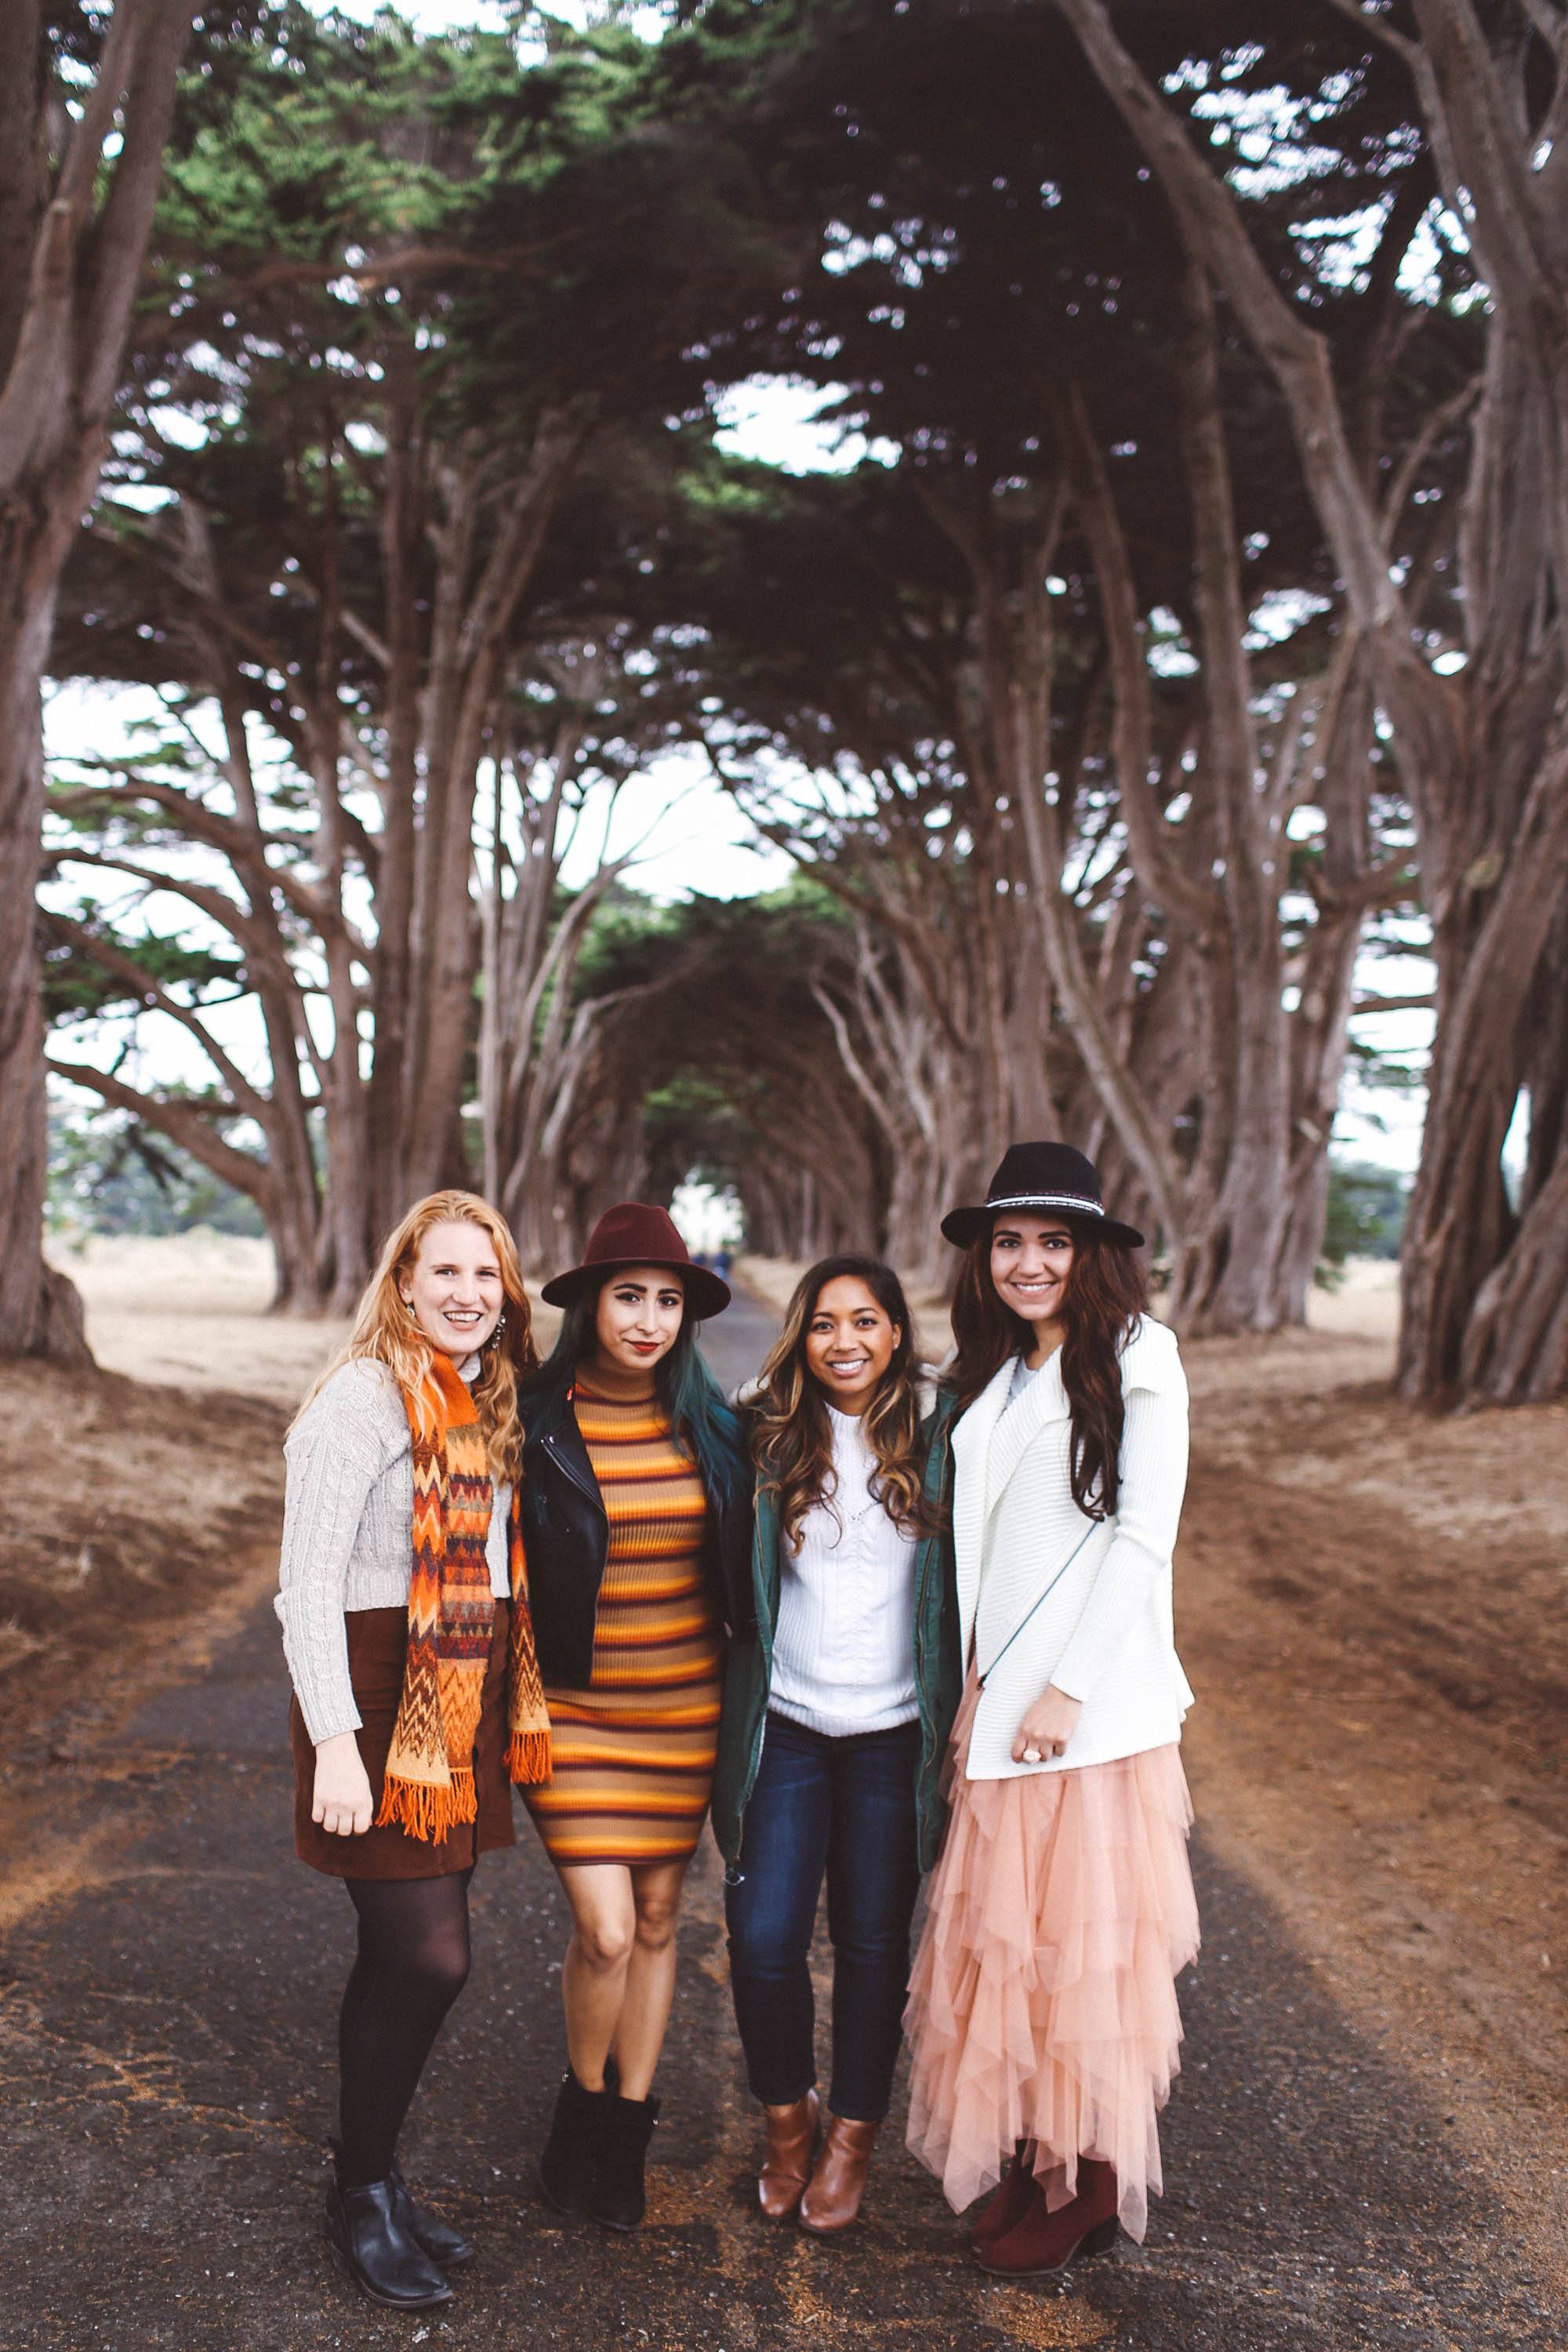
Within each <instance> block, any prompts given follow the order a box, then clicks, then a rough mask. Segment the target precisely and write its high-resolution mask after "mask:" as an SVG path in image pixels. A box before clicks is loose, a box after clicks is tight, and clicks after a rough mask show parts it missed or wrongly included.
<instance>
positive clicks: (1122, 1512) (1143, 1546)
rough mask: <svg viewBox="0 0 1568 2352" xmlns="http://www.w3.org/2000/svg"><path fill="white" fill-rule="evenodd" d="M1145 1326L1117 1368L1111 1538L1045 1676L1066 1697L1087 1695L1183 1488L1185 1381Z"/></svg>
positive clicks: (1166, 1536)
mask: <svg viewBox="0 0 1568 2352" xmlns="http://www.w3.org/2000/svg"><path fill="white" fill-rule="evenodd" d="M1144 1328H1145V1332H1147V1333H1148V1334H1149V1339H1148V1340H1144V1339H1139V1340H1135V1341H1134V1342H1133V1343H1132V1345H1131V1347H1130V1348H1129V1349H1128V1357H1127V1360H1126V1362H1125V1363H1124V1366H1123V1377H1124V1380H1125V1382H1126V1420H1125V1423H1124V1425H1123V1429H1122V1435H1121V1465H1120V1480H1121V1491H1120V1493H1119V1495H1118V1497H1117V1507H1116V1533H1115V1535H1114V1537H1113V1538H1111V1542H1110V1549H1108V1550H1107V1552H1106V1555H1105V1558H1104V1559H1103V1560H1102V1561H1101V1562H1100V1573H1099V1575H1098V1576H1097V1577H1096V1578H1095V1580H1094V1584H1093V1586H1092V1588H1091V1590H1090V1591H1089V1599H1088V1601H1086V1602H1085V1603H1084V1609H1083V1614H1082V1616H1081V1617H1080V1618H1079V1621H1078V1623H1077V1624H1076V1625H1075V1626H1074V1628H1073V1630H1072V1633H1070V1635H1069V1636H1068V1643H1067V1647H1066V1648H1065V1649H1064V1650H1063V1652H1062V1654H1061V1656H1060V1657H1059V1658H1058V1661H1057V1664H1056V1667H1055V1669H1054V1671H1053V1673H1052V1675H1051V1681H1052V1682H1053V1683H1054V1684H1055V1685H1056V1687H1057V1689H1058V1690H1059V1691H1065V1692H1066V1694H1067V1696H1068V1698H1077V1699H1086V1698H1088V1696H1089V1693H1090V1691H1092V1689H1093V1688H1094V1686H1095V1685H1096V1683H1097V1682H1098V1681H1099V1680H1100V1676H1101V1675H1103V1674H1104V1673H1105V1671H1106V1669H1107V1668H1108V1667H1109V1666H1110V1664H1111V1663H1112V1661H1113V1660H1114V1658H1115V1656H1116V1653H1117V1649H1118V1647H1119V1646H1120V1644H1121V1641H1122V1639H1123V1637H1124V1636H1125V1634H1126V1633H1127V1631H1128V1628H1129V1627H1130V1626H1131V1624H1132V1623H1133V1622H1134V1621H1135V1620H1136V1618H1137V1617H1138V1614H1139V1612H1141V1611H1142V1609H1143V1608H1144V1607H1145V1606H1146V1604H1147V1602H1148V1600H1149V1596H1150V1594H1151V1593H1152V1591H1153V1590H1154V1587H1155V1585H1156V1582H1157V1581H1158V1580H1159V1578H1160V1576H1161V1574H1162V1572H1163V1570H1164V1569H1165V1567H1166V1565H1167V1563H1168V1562H1169V1560H1170V1558H1171V1554H1172V1552H1173V1550H1174V1549H1175V1542H1176V1526H1177V1522H1178V1521H1179V1519H1180V1517H1181V1515H1182V1497H1183V1495H1184V1492H1185V1489H1186V1483H1187V1383H1186V1376H1185V1374H1184V1372H1183V1370H1182V1366H1181V1360H1180V1358H1179V1357H1178V1355H1177V1353H1176V1343H1175V1340H1174V1339H1173V1338H1172V1337H1171V1335H1170V1334H1169V1333H1168V1332H1165V1331H1163V1330H1161V1329H1160V1328H1159V1327H1158V1326H1153V1327H1150V1326H1147V1325H1146V1326H1145V1327H1144ZM1156 1333H1157V1334H1158V1336H1157V1338H1156V1337H1155V1336H1154V1335H1155V1334H1156Z"/></svg>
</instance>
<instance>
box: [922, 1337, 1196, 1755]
mask: <svg viewBox="0 0 1568 2352" xmlns="http://www.w3.org/2000/svg"><path fill="white" fill-rule="evenodd" d="M1015 1364H1016V1358H1014V1357H1009V1358H1008V1360H1007V1361H1006V1362H1005V1364H1004V1365H1003V1367H1002V1369H1001V1370H1000V1371H999V1372H998V1373H997V1374H996V1376H995V1378H994V1380H993V1381H991V1383H990V1385H989V1386H988V1387H987V1388H985V1389H984V1390H983V1391H981V1393H980V1395H979V1396H978V1397H976V1399H975V1400H974V1402H973V1404H972V1405H971V1406H970V1408H969V1410H968V1412H965V1413H964V1414H963V1418H962V1419H961V1420H960V1421H959V1423H958V1424H957V1426H956V1428H955V1430H954V1433H953V1441H952V1450H953V1461H954V1468H955V1482H954V1491H953V1513H952V1519H953V1545H954V1550H955V1552H956V1555H957V1567H958V1606H959V1622H960V1626H961V1629H962V1633H963V1656H964V1658H965V1661H966V1662H967V1661H968V1660H969V1658H970V1656H971V1643H972V1642H973V1660H974V1663H975V1664H977V1665H978V1667H979V1669H980V1674H981V1677H982V1680H983V1682H984V1690H983V1692H982V1694H981V1698H980V1705H979V1708H978V1710H977V1712H976V1715H975V1718H974V1727H973V1732H972V1733H971V1735H970V1741H969V1756H968V1762H967V1767H966V1770H967V1777H968V1778H969V1779H970V1780H1012V1779H1015V1778H1017V1777H1019V1776H1021V1775H1023V1774H1025V1773H1027V1772H1052V1771H1057V1772H1059V1771H1063V1770H1067V1771H1072V1770H1076V1769H1079V1767H1081V1766H1083V1765H1085V1764H1107V1763H1110V1762H1112V1761H1114V1759H1116V1758H1118V1757H1121V1756H1135V1755H1137V1754H1139V1753H1140V1752H1141V1751H1142V1750H1143V1749H1145V1748H1161V1747H1163V1746H1164V1745H1165V1744H1166V1742H1167V1741H1169V1740H1173V1739H1179V1738H1180V1737H1181V1730H1182V1718H1183V1717H1184V1714H1185V1712H1186V1710H1187V1708H1188V1707H1189V1706H1191V1705H1192V1703H1193V1694H1192V1690H1191V1688H1190V1686H1189V1685H1188V1682H1187V1678H1186V1676H1185V1675H1184V1673H1183V1672H1182V1667H1181V1661H1180V1660H1179V1659H1178V1657H1177V1655H1176V1647H1175V1638H1174V1633H1173V1624H1172V1601H1171V1553H1172V1549H1173V1546H1174V1544H1175V1539H1176V1523H1177V1520H1178V1518H1179V1517H1180V1516H1181V1508H1182V1496H1183V1491H1184V1487H1185V1485H1186V1476H1187V1383H1186V1378H1185V1375H1184V1372H1183V1370H1182V1366H1181V1359H1180V1357H1179V1355H1178V1353H1177V1349H1176V1341H1175V1337H1174V1335H1173V1333H1172V1332H1170V1331H1168V1330H1167V1329H1166V1328H1165V1327H1164V1326H1163V1324H1160V1323H1153V1322H1151V1321H1149V1320H1148V1319H1147V1318H1144V1319H1143V1320H1142V1321H1141V1322H1140V1323H1139V1325H1138V1328H1137V1329H1136V1330H1135V1331H1134V1332H1133V1334H1132V1336H1131V1339H1129V1340H1128V1342H1127V1345H1126V1347H1125V1349H1123V1351H1122V1358H1121V1387H1122V1393H1123V1396H1124V1397H1125V1400H1126V1424H1125V1428H1124V1432H1123V1435H1122V1441H1121V1492H1120V1496H1119V1498H1118V1503H1117V1510H1116V1516H1115V1517H1114V1518H1110V1519H1101V1520H1095V1519H1091V1518H1089V1517H1087V1516H1086V1515H1085V1514H1084V1513H1083V1512H1082V1511H1080V1510H1079V1507H1078V1506H1077V1504H1076V1503H1075V1502H1074V1501H1073V1498H1072V1482H1071V1453H1070V1448H1071V1437H1072V1424H1071V1420H1070V1415H1069V1410H1068V1399H1067V1391H1066V1390H1065V1389H1064V1388H1063V1386H1062V1377H1061V1364H1060V1358H1059V1351H1058V1355H1056V1356H1053V1357H1051V1358H1050V1359H1049V1360H1047V1363H1046V1365H1045V1366H1044V1368H1043V1369H1042V1370H1041V1371H1040V1373H1039V1376H1038V1378H1037V1379H1035V1380H1032V1381H1030V1382H1029V1383H1028V1385H1027V1387H1026V1388H1025V1390H1024V1391H1023V1392H1022V1393H1021V1395H1019V1396H1018V1397H1017V1398H1016V1399H1015V1400H1014V1401H1013V1402H1009V1401H1008V1400H1009V1392H1010V1391H1011V1389H1012V1384H1013V1371H1014V1366H1015ZM1031 1612H1032V1613H1031ZM1047 1683H1055V1685H1057V1687H1058V1690H1062V1691H1065V1692H1066V1693H1067V1694H1068V1696H1069V1697H1071V1698H1077V1699H1081V1700H1082V1702H1083V1712H1082V1714H1081V1715H1080V1716H1079V1720H1078V1724H1077V1726H1076V1727H1075V1729H1074V1731H1073V1735H1072V1738H1070V1740H1069V1741H1068V1746H1067V1749H1066V1752H1065V1754H1063V1755H1062V1756H1060V1757H1058V1758H1055V1759H1051V1760H1049V1761H1047V1762H1042V1763H1039V1764H1015V1763H1014V1761H1013V1759H1012V1754H1011V1749H1012V1745H1013V1740H1014V1738H1015V1736H1016V1732H1017V1728H1018V1725H1019V1723H1020V1721H1021V1719H1022V1717H1023V1716H1024V1713H1025V1711H1026V1708H1027V1707H1028V1706H1030V1705H1031V1703H1032V1702H1033V1701H1034V1700H1035V1699H1037V1697H1038V1696H1040V1694H1041V1692H1042V1691H1043V1690H1044V1689H1045V1687H1046V1685H1047Z"/></svg>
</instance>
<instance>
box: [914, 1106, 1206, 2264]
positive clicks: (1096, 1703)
mask: <svg viewBox="0 0 1568 2352" xmlns="http://www.w3.org/2000/svg"><path fill="white" fill-rule="evenodd" d="M942 1232H943V1233H944V1234H946V1236H947V1238H948V1239H949V1240H950V1241H952V1242H953V1243H955V1244H958V1245H959V1246H960V1247H962V1248H963V1249H964V1250H965V1251H966V1252H967V1256H966V1261H965V1264H964V1265H963V1270H962V1272H961V1274H960V1276H959V1281H958V1286H957V1289H956V1292H955V1295H954V1299H953V1310H952V1321H953V1333H954V1338H955V1340H956V1343H957V1344H956V1352H955V1357H954V1360H953V1362H952V1366H951V1368H950V1369H949V1370H948V1371H947V1372H946V1373H945V1374H944V1382H943V1385H944V1391H947V1392H949V1393H950V1394H951V1396H952V1404H953V1409H954V1412H955V1415H956V1418H955V1419H954V1421H953V1423H952V1472H953V1475H952V1532H953V1545H954V1552H955V1560H956V1575H957V1588H958V1610H959V1626H960V1641H961V1645H962V1653H963V1660H964V1665H965V1671H966V1676H967V1679H966V1682H965V1686H964V1692H963V1703H962V1705H961V1706H960V1708H959V1712H958V1717H957V1721H956V1723H955V1724H954V1727H953V1734H952V1755H951V1759H950V1763H949V1773H950V1776H951V1777H950V1782H949V1789H948V1793H949V1800H950V1804H951V1809H952V1817H951V1822H950V1826H949V1830H948V1836H947V1843H946V1845H945V1848H944V1850H943V1853H942V1860H941V1862H940V1864H939V1865H938V1868H937V1871H936V1874H935V1876H934V1878H933V1880H932V1885H931V1908H930V1912H929V1914H928V1916H927V1920H926V1925H925V1929H924V1933H923V1935H922V1937H921V1946H920V1949H919V1952H918V1954H917V1956H916V1960H915V1967H914V1972H913V1978H912V1981H911V1985H910V2004H909V2010H908V2013H907V2016H906V2020H905V2024H906V2031H907V2032H908V2035H909V2039H910V2048H911V2053H912V2073H911V2084H910V2126H909V2142H910V2147H911V2148H912V2149H913V2150H914V2152H915V2154H916V2155H917V2156H918V2157H919V2158H921V2162H922V2163H924V2164H926V2165H927V2166H929V2168H931V2171H933V2172H935V2173H936V2174H937V2175H938V2176H939V2177H940V2179H941V2180H942V2187H943V2189H944V2191H945V2192H946V2195H947V2198H948V2200H949V2202H950V2203H951V2204H952V2207H953V2208H954V2210H957V2211H962V2210H963V2209H964V2208H965V2207H966V2206H968V2205H969V2204H970V2203H972V2202H973V2200H974V2199H975V2198H976V2197H977V2196H979V2195H980V2194H981V2193H982V2192H983V2191H984V2190H985V2189H988V2188H994V2189H995V2193H994V2195H993V2197H992V2198H991V2200H990V2202H989V2204H988V2205H987V2206H986V2208H985V2210H984V2212H983V2213H982V2215H981V2216H980V2218H979V2220H978V2221H977V2222H976V2223H975V2224H974V2226H973V2229H972V2231H971V2244H972V2247H973V2251H974V2253H975V2255H976V2257H977V2259H978V2260H979V2261H980V2263H981V2264H982V2265H983V2267H984V2268H985V2269H986V2270H988V2271H992V2272H994V2273H999V2274H1001V2275H1004V2276H1009V2277H1027V2276H1036V2275H1040V2274H1042V2273H1049V2272H1054V2271H1058V2270H1060V2269H1061V2268H1063V2267H1064V2265H1065V2264H1066V2263H1068V2262H1069V2261H1070V2260H1071V2259H1072V2258H1073V2256H1074V2255H1075V2254H1076V2253H1079V2252H1098V2251H1100V2250H1101V2249H1103V2248H1105V2247H1108V2246H1110V2244H1111V2243H1113V2242H1114V2240H1115V2237H1116V2233H1117V2228H1118V2223H1119V2221H1120V2223H1121V2226H1122V2227H1124V2228H1125V2229H1126V2230H1127V2231H1128V2233H1129V2234H1130V2235H1131V2236H1132V2237H1134V2238H1138V2239H1141V2238H1142V2236H1143V2233H1144V2230H1145V2227H1146V2223H1147V2211H1148V2197H1149V2193H1150V2191H1151V2190H1152V2191H1155V2192H1158V2190H1159V2188H1160V2186H1161V2180H1160V2147H1159V2134H1158V2126H1157V2116H1158V2113H1159V2110H1160V2108H1161V2107H1162V2106H1163V2105H1164V2103H1165V2100H1166V2098H1167V2097H1168V2095H1169V2093H1170V2086H1171V2081H1172V2077H1173V2074H1174V2073H1175V2071H1176V2065H1177V2053H1178V2047H1179V2044H1180V2041H1181V2020H1180V2016H1179V2014H1178V2011H1177V2006H1176V1997H1175V1986H1174V1979H1175V1977H1176V1975H1177V1974H1178V1972H1179V1971H1180V1970H1181V1969H1183V1968H1184V1967H1185V1966H1186V1965H1187V1963H1188V1962H1189V1961H1190V1960H1191V1959H1192V1958H1193V1957H1194V1954H1195V1952H1196V1950H1197V1945H1198V1924H1197V1910H1196V1904H1195V1901H1194V1894H1193V1884H1192V1876H1191V1873H1190V1870H1189V1868H1188V1864H1187V1854H1186V1835H1187V1831H1188V1829H1189V1827H1190V1825H1191V1820H1192V1811H1191V1804H1190V1801H1189V1799H1188V1795H1187V1787H1186V1780H1185V1777H1184V1773H1183V1770H1182V1765H1181V1757H1180V1749H1179V1745H1178V1743H1179V1740H1180V1737H1181V1727H1182V1718H1183V1716H1184V1713H1185V1711H1186V1708H1187V1707H1188V1706H1190V1705H1191V1703H1192V1692H1191V1690H1190V1689H1189V1688H1188V1685H1187V1682H1186V1678H1185V1676H1184V1674H1183V1672H1182V1668H1181V1664H1180V1663H1179V1661H1178V1659H1177V1656H1176V1651H1175V1645H1174V1641H1173V1631H1172V1600H1171V1553H1172V1549H1173V1544H1174V1541H1175V1536H1176V1523H1177V1519H1178V1517H1179V1515H1180V1511H1181V1505H1182V1495H1183V1490H1184V1485H1185V1481H1186V1467H1187V1391H1186V1382H1185V1380H1184V1376H1183V1372H1182V1367H1181V1363H1180V1360H1179V1358H1178V1355H1177V1350H1176V1342H1175V1339H1174V1338H1173V1335H1172V1334H1171V1332H1170V1331H1168V1330H1167V1329H1165V1328H1163V1326H1162V1325H1160V1324H1158V1323H1154V1322H1152V1321H1151V1320H1150V1319H1149V1318H1148V1317H1147V1315H1146V1314H1145V1313H1144V1311H1143V1304H1144V1287H1143V1281H1142V1272H1141V1269H1140V1266H1139V1262H1138V1260H1137V1258H1136V1257H1135V1255H1134V1252H1135V1251H1136V1250H1137V1249H1138V1248H1140V1247H1141V1246H1142V1234H1138V1233H1136V1232H1134V1231H1133V1229H1132V1228H1131V1226H1129V1225H1124V1224H1120V1223H1117V1222H1116V1221H1115V1220H1114V1219H1112V1218H1110V1217H1108V1216H1107V1215H1106V1213H1105V1210H1104V1206H1103V1203H1102V1202H1101V1199H1100V1181H1099V1178H1098V1177H1097V1175H1096V1173H1095V1171H1094V1168H1093V1166H1092V1165H1091V1163H1090V1162H1089V1160H1086V1159H1085V1158H1084V1156H1083V1155H1082V1153H1081V1152H1078V1151H1074V1150H1070V1149H1069V1148H1068V1146H1066V1145H1064V1144H1057V1143H1026V1144H1015V1145H1013V1146H1012V1147H1011V1149H1010V1150H1008V1151H1007V1153H1006V1155H1005V1158H1004V1160H1003V1161H1002V1164H1001V1166H1000V1167H999V1168H998V1170H997V1171H996V1174H995V1176H994V1178H993V1180H992V1183H991V1188H990V1191H989V1192H988V1194H987V1197H986V1199H985V1201H984V1203H983V1204H981V1205H980V1206H977V1207H969V1208H962V1209H955V1210H954V1211H952V1213H951V1214H950V1215H949V1216H947V1217H946V1218H944V1219H943V1221H942ZM999 2176H1000V2186H999V2187H996V2183H997V2181H998V2178H999Z"/></svg>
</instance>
